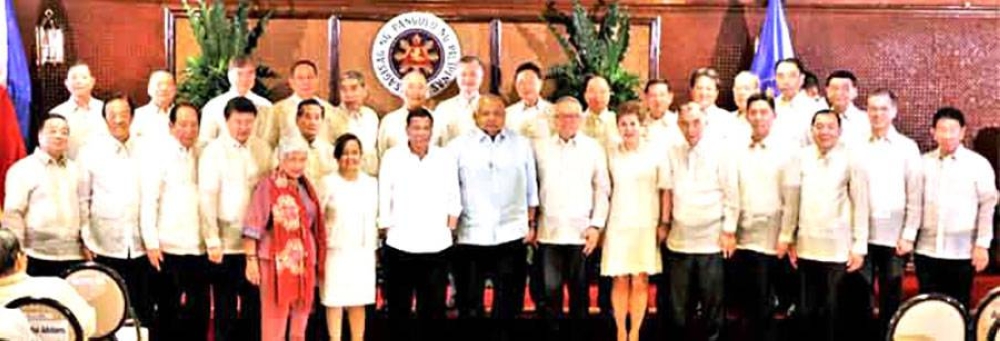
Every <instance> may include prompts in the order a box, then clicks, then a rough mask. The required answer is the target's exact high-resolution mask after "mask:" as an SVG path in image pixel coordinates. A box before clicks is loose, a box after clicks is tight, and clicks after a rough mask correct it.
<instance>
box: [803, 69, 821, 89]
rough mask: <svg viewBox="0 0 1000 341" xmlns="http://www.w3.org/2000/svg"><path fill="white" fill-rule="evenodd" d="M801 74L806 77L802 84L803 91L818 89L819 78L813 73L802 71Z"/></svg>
mask: <svg viewBox="0 0 1000 341" xmlns="http://www.w3.org/2000/svg"><path fill="white" fill-rule="evenodd" d="M802 74H803V75H805V76H806V79H805V81H804V82H803V83H802V88H803V89H808V88H813V87H815V88H819V77H816V74H815V73H812V71H804V72H802Z"/></svg>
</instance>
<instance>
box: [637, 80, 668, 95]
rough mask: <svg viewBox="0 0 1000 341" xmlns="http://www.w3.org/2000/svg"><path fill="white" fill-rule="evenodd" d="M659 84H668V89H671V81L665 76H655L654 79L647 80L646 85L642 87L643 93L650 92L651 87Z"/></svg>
mask: <svg viewBox="0 0 1000 341" xmlns="http://www.w3.org/2000/svg"><path fill="white" fill-rule="evenodd" d="M657 84H663V85H666V86H667V91H670V82H667V80H666V79H663V78H653V79H650V80H649V81H647V82H646V87H644V88H643V89H642V93H645V94H648V93H649V88H652V87H653V86H654V85H657Z"/></svg>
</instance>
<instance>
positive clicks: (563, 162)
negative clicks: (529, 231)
mask: <svg viewBox="0 0 1000 341" xmlns="http://www.w3.org/2000/svg"><path fill="white" fill-rule="evenodd" d="M535 158H536V160H537V162H538V182H539V187H538V188H539V192H538V199H539V202H540V206H539V207H540V210H539V213H540V214H541V219H540V220H539V223H538V241H539V242H540V243H545V244H563V245H583V244H584V242H585V241H586V240H585V239H584V231H585V230H586V229H587V228H589V227H591V226H593V227H597V228H603V227H604V226H605V224H606V223H607V220H608V205H609V204H608V200H609V198H610V195H611V180H610V179H609V178H608V165H607V163H608V162H607V156H605V154H604V149H603V148H601V146H600V145H599V144H598V143H597V141H596V140H594V139H592V138H590V137H587V136H584V135H582V134H577V135H576V136H574V137H573V138H571V139H569V140H568V141H564V140H563V139H562V138H560V137H559V136H558V135H556V136H550V137H549V138H546V139H542V140H540V141H538V143H537V144H536V145H535Z"/></svg>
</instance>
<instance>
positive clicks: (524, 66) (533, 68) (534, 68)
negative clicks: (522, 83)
mask: <svg viewBox="0 0 1000 341" xmlns="http://www.w3.org/2000/svg"><path fill="white" fill-rule="evenodd" d="M524 71H530V72H534V73H535V75H536V76H538V78H542V68H541V67H539V66H538V64H535V63H534V62H524V63H521V65H518V66H517V69H514V78H515V79H516V78H517V75H520V74H521V72H524Z"/></svg>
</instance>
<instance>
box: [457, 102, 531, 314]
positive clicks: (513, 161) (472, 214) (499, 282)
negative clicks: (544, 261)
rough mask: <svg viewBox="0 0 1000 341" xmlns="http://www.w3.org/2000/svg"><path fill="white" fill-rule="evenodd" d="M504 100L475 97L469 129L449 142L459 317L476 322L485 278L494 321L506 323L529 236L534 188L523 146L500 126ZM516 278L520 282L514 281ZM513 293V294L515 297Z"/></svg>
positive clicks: (520, 288)
mask: <svg viewBox="0 0 1000 341" xmlns="http://www.w3.org/2000/svg"><path fill="white" fill-rule="evenodd" d="M505 116H506V113H505V111H504V102H503V100H502V99H500V98H499V97H497V96H494V95H482V97H481V98H480V99H479V103H478V105H477V109H476V112H475V114H474V115H473V117H474V119H475V121H476V129H475V130H471V131H468V132H466V133H465V134H463V135H461V136H459V137H457V138H456V139H455V140H453V141H452V142H451V143H449V144H448V149H450V150H451V151H452V153H453V154H454V155H455V157H456V159H457V163H458V168H459V169H458V174H459V185H460V188H459V189H460V193H461V197H462V208H463V209H462V214H461V215H460V216H459V219H458V228H457V233H458V239H457V245H456V246H455V253H454V255H455V258H454V260H455V261H454V264H453V270H454V276H455V289H456V294H457V298H456V302H455V303H456V305H457V306H458V311H459V316H461V317H463V318H475V317H482V316H483V289H484V284H485V280H486V277H487V274H492V275H494V276H492V277H493V278H492V280H493V281H492V282H493V293H494V296H493V297H494V299H493V317H494V318H499V319H502V320H510V319H512V318H513V317H514V316H516V314H517V313H519V312H518V311H515V310H516V307H517V302H516V301H517V299H518V298H521V297H522V296H521V295H523V292H524V284H525V283H524V280H523V279H524V277H523V276H517V274H519V273H523V271H524V267H525V265H526V264H525V259H526V254H525V253H526V248H525V244H527V243H531V242H532V241H533V240H534V239H535V238H534V237H535V236H534V234H535V233H534V228H533V226H534V222H535V209H536V208H537V207H538V182H537V181H536V174H535V157H534V153H532V150H531V145H530V143H529V141H528V140H527V139H526V138H524V137H522V136H520V135H518V134H517V133H514V132H513V131H511V130H510V129H507V128H505V127H504V125H505ZM518 278H520V281H519V280H518ZM519 292H520V293H519Z"/></svg>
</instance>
